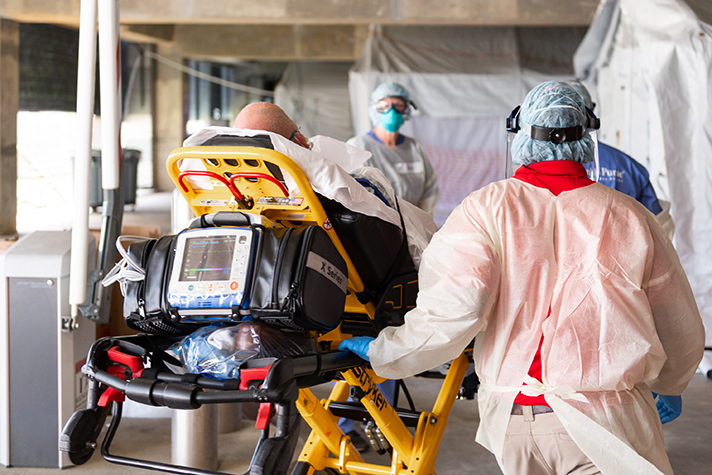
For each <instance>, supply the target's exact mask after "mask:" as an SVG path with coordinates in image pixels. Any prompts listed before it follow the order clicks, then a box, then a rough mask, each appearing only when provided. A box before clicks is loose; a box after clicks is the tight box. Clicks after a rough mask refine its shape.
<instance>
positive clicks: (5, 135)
mask: <svg viewBox="0 0 712 475" xmlns="http://www.w3.org/2000/svg"><path fill="white" fill-rule="evenodd" d="M19 62H20V28H19V25H18V24H17V23H16V22H14V21H9V20H0V236H11V235H14V234H16V233H17V109H18V107H19V102H20V100H19V98H20V68H19Z"/></svg>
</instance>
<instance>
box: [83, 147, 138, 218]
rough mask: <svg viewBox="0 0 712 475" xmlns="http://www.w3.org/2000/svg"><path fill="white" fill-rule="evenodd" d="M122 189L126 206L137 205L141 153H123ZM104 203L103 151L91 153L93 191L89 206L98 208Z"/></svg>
mask: <svg viewBox="0 0 712 475" xmlns="http://www.w3.org/2000/svg"><path fill="white" fill-rule="evenodd" d="M121 154H122V155H121V189H122V190H123V192H124V204H127V205H135V204H136V187H137V183H138V161H139V160H140V159H141V151H140V150H133V149H126V148H125V149H124V150H122V152H121ZM103 202H104V195H103V193H102V188H101V150H92V153H91V189H90V191H89V206H91V208H92V209H94V208H98V207H99V206H101V205H102V203H103Z"/></svg>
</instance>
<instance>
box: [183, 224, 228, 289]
mask: <svg viewBox="0 0 712 475" xmlns="http://www.w3.org/2000/svg"><path fill="white" fill-rule="evenodd" d="M241 237H242V236H241ZM235 240H236V236H234V235H233V236H210V237H194V238H188V239H186V242H185V253H184V255H183V264H182V267H181V272H180V276H179V280H180V281H181V282H202V281H211V280H213V281H217V280H229V279H230V271H231V269H232V256H233V254H234V251H235Z"/></svg>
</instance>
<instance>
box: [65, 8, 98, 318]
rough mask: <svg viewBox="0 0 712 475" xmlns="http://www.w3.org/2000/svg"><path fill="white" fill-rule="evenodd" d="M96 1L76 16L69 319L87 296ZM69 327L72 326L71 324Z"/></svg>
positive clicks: (76, 313)
mask: <svg viewBox="0 0 712 475" xmlns="http://www.w3.org/2000/svg"><path fill="white" fill-rule="evenodd" d="M96 11H97V5H96V0H82V2H81V10H80V19H79V59H78V63H79V64H78V68H77V132H78V135H79V137H78V140H77V141H78V147H77V156H76V158H75V162H74V218H73V224H72V249H74V250H75V251H76V252H72V253H71V257H70V259H71V260H70V276H69V304H70V305H71V307H72V320H73V321H74V322H76V318H77V317H78V316H79V309H78V305H80V304H82V303H84V301H85V300H86V298H87V292H86V291H87V287H86V286H87V261H88V256H87V253H86V252H84V251H83V250H85V249H87V248H88V245H89V233H88V232H87V231H88V230H89V180H90V178H89V172H90V166H91V136H92V120H93V117H94V78H95V75H96ZM72 326H73V325H72Z"/></svg>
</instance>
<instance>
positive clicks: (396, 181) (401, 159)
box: [347, 135, 440, 215]
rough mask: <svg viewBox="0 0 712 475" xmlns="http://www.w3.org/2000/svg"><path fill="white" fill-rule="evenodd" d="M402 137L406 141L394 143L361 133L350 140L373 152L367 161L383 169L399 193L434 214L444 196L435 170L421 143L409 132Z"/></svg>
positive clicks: (351, 143) (369, 165) (368, 165)
mask: <svg viewBox="0 0 712 475" xmlns="http://www.w3.org/2000/svg"><path fill="white" fill-rule="evenodd" d="M401 137H403V142H402V143H400V144H398V145H396V146H394V147H389V146H388V145H384V144H383V143H381V142H379V141H378V140H376V139H374V138H373V137H371V136H369V135H358V136H356V137H353V138H351V139H349V140H348V142H347V143H348V144H349V145H353V146H354V147H358V148H361V149H364V150H368V151H369V152H371V155H372V156H371V159H370V160H368V161H367V162H366V163H365V164H364V165H365V166H367V167H375V168H378V169H379V170H381V171H382V172H383V174H384V175H385V176H386V178H388V181H389V182H390V183H391V185H392V186H393V188H394V189H395V190H396V195H397V196H399V197H401V198H403V199H404V200H406V201H408V202H410V203H413V204H414V205H416V206H418V207H419V208H420V209H423V210H425V211H426V212H428V213H429V214H430V215H432V214H433V209H434V208H435V205H436V204H437V202H438V198H439V197H440V188H439V187H438V178H437V176H436V175H435V170H434V169H433V166H432V164H431V163H430V160H429V159H428V154H427V153H426V152H425V149H424V148H423V146H422V145H421V144H420V143H418V142H417V141H416V140H413V139H412V138H410V137H406V136H405V135H401Z"/></svg>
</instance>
